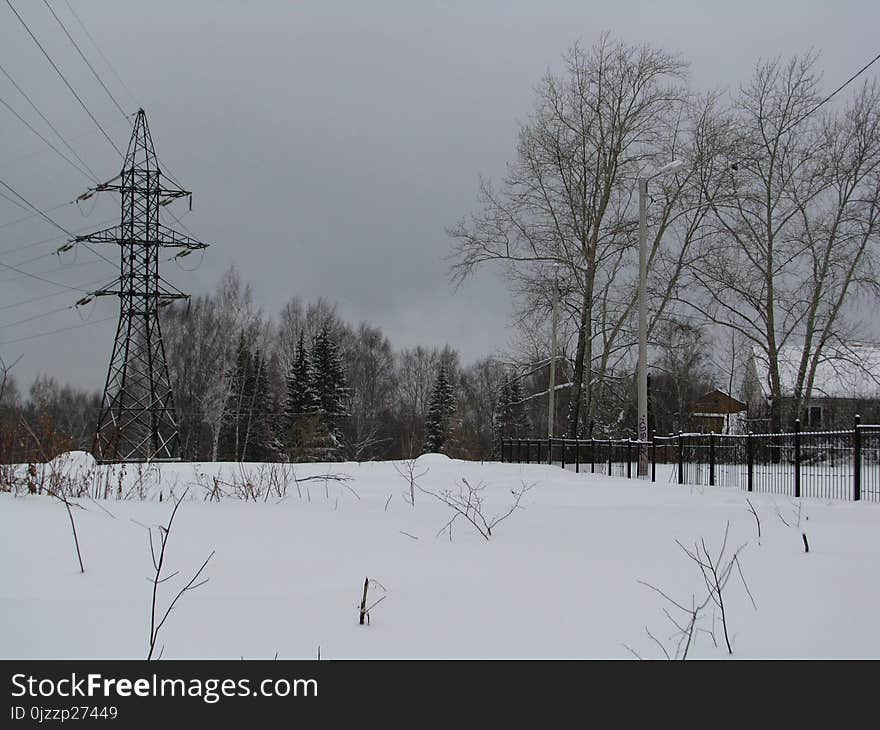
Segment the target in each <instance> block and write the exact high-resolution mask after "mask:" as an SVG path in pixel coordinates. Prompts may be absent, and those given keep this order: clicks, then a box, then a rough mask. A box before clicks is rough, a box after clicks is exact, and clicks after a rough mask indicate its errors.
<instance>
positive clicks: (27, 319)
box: [0, 304, 76, 330]
mask: <svg viewBox="0 0 880 730" xmlns="http://www.w3.org/2000/svg"><path fill="white" fill-rule="evenodd" d="M75 306H76V305H74V304H68V305H67V306H66V307H59V308H58V309H51V310H49V311H48V312H42V313H40V314H34V315H32V316H30V317H25V318H24V319H20V320H18V321H17V322H10V323H9V324H0V330H5V329H9V328H10V327H17V326H18V325H20V324H26V323H27V322H33V321H34V320H36V319H42V318H43V317H50V316H51V315H53V314H58V313H59V312H66V311H67V310H68V309H73V308H74V307H75Z"/></svg>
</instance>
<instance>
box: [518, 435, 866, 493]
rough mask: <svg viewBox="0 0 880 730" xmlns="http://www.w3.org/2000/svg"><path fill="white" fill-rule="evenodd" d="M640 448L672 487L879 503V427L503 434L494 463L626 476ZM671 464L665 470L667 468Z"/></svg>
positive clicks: (634, 468) (653, 471)
mask: <svg viewBox="0 0 880 730" xmlns="http://www.w3.org/2000/svg"><path fill="white" fill-rule="evenodd" d="M640 447H641V448H643V449H644V451H645V452H646V456H647V463H648V476H649V478H650V479H651V481H656V480H657V467H658V465H665V468H664V469H663V470H662V471H665V472H667V479H668V480H669V481H671V482H673V483H678V484H696V485H706V486H712V487H737V488H739V489H744V490H746V491H749V492H768V493H773V494H786V495H789V496H792V497H817V498H821V499H843V500H868V501H872V502H880V425H862V424H861V423H859V420H858V417H857V418H856V422H855V424H854V426H853V428H852V429H851V430H846V431H801V430H800V427H799V424H796V426H795V430H794V431H792V432H789V433H763V434H744V435H739V434H738V435H733V434H712V433H710V434H702V433H679V434H675V435H670V436H657V435H653V436H652V438H651V440H650V441H647V442H639V441H637V440H635V439H561V438H550V439H533V438H532V439H503V440H502V442H501V460H502V461H508V462H514V463H524V464H531V463H547V464H559V465H561V466H562V468H569V469H573V470H574V471H576V472H586V473H592V474H605V475H609V476H619V477H627V478H633V477H635V476H637V474H638V460H639V450H640ZM670 467H671V468H670Z"/></svg>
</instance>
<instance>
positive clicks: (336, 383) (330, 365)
mask: <svg viewBox="0 0 880 730" xmlns="http://www.w3.org/2000/svg"><path fill="white" fill-rule="evenodd" d="M312 360H313V362H314V380H313V384H314V391H315V396H316V398H317V400H318V402H319V408H320V413H321V416H322V419H323V422H324V426H325V428H326V431H327V433H328V434H329V435H330V436H331V437H332V439H333V440H334V441H335V442H336V445H337V446H338V445H340V443H341V440H342V425H341V421H342V418H343V417H345V416H347V415H348V387H347V384H346V377H345V368H344V366H343V364H342V355H341V354H340V352H339V348H338V347H337V345H336V343H335V342H334V341H333V337H332V336H331V334H330V327H329V326H328V325H326V324H325V325H324V326H323V327H322V328H321V331H320V332H319V333H318V335H317V337H316V338H315V344H314V347H313V349H312Z"/></svg>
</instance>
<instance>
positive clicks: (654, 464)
mask: <svg viewBox="0 0 880 730" xmlns="http://www.w3.org/2000/svg"><path fill="white" fill-rule="evenodd" d="M651 481H652V482H656V481H657V429H656V428H652V429H651Z"/></svg>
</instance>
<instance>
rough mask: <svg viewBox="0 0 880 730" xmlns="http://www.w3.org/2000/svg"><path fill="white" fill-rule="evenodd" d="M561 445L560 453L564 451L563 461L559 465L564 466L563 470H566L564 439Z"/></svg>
mask: <svg viewBox="0 0 880 730" xmlns="http://www.w3.org/2000/svg"><path fill="white" fill-rule="evenodd" d="M559 445H560V446H561V447H562V448H561V449H560V451H562V459H561V460H560V462H559V463H560V464H561V465H562V468H563V469H565V439H562V440H561V441H560V443H559Z"/></svg>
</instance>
